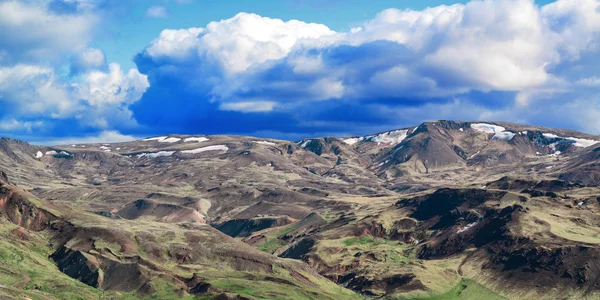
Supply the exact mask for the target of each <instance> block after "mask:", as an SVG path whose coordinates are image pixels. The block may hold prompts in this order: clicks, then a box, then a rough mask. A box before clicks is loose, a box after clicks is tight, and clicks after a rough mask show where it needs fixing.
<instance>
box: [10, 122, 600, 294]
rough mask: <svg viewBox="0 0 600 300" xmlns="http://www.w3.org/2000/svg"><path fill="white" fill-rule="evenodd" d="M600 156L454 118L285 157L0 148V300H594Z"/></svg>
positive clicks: (122, 148)
mask: <svg viewBox="0 0 600 300" xmlns="http://www.w3.org/2000/svg"><path fill="white" fill-rule="evenodd" d="M596 141H600V137H597V136H592V135H588V134H584V133H577V132H574V131H570V130H561V129H551V128H544V127H532V126H524V125H518V124H510V123H501V122H464V121H458V122H457V121H435V122H425V123H422V124H420V125H419V126H414V127H409V128H405V129H394V130H390V131H386V132H382V133H377V134H371V135H366V136H363V137H343V138H335V137H324V138H308V139H303V140H300V141H296V142H292V141H283V140H275V139H264V138H254V137H241V136H227V135H216V136H204V135H165V136H158V137H150V138H144V139H139V140H136V141H131V142H122V143H94V144H71V145H59V146H36V145H31V144H29V143H26V142H21V141H17V140H10V139H0V171H2V174H3V175H2V177H0V183H1V184H2V185H3V187H4V191H5V193H3V194H2V193H0V200H2V199H4V198H5V200H3V201H4V202H2V201H0V203H9V204H10V205H5V206H2V209H0V236H2V237H3V240H4V241H3V245H4V246H6V249H8V250H6V252H1V253H0V261H2V262H3V263H5V264H6V265H7V266H9V269H6V270H4V269H0V279H2V278H7V280H8V281H7V282H11V284H10V285H8V286H9V288H8V289H6V288H0V295H5V296H6V297H9V299H10V297H13V298H17V297H20V296H23V295H29V296H41V297H46V298H52V297H57V298H60V297H66V296H65V295H70V293H72V292H73V289H81V290H82V291H84V292H83V293H84V294H85V295H86V296H84V298H89V299H92V298H94V297H96V296H97V294H98V293H100V291H102V292H103V293H108V294H110V295H112V296H111V297H113V298H126V297H139V298H145V297H166V298H181V297H191V298H194V297H195V298H200V299H212V298H215V297H229V298H232V299H235V298H236V297H238V298H240V297H246V298H248V299H254V298H257V299H260V298H284V299H314V298H319V299H323V298H325V299H327V298H332V299H346V298H347V299H356V298H361V297H364V298H368V297H382V298H391V299H393V298H426V297H435V296H439V295H442V294H445V293H447V292H449V291H451V290H454V289H467V290H469V291H470V290H473V291H476V292H477V293H479V295H485V296H486V297H490V299H492V298H502V297H504V298H510V299H523V298H527V299H529V298H540V299H555V298H557V297H558V298H563V297H568V296H573V295H576V297H592V298H593V297H595V296H600V290H599V289H598V288H597V286H596V285H595V282H596V281H597V280H599V279H598V278H597V275H595V274H597V273H598V272H596V270H600V269H599V268H600V265H598V264H597V263H596V261H597V258H599V257H600V253H597V251H596V250H595V249H596V247H597V245H599V244H600V218H598V215H600V201H599V200H598V197H597V196H596V195H597V194H600V189H599V188H598V185H599V184H600V168H599V167H600V154H598V153H600V147H598V146H597V145H596ZM0 188H2V187H0ZM2 195H4V198H2ZM40 211H45V212H46V213H43V214H44V216H47V217H48V218H49V219H48V218H42V217H38V216H40V213H39V212H40ZM52 216H53V217H52ZM43 220H47V222H46V221H43ZM42 221H43V222H42ZM7 243H10V245H9V244H7ZM5 244H6V245H5ZM36 247H43V251H41V252H33V251H31V249H38V248H36ZM3 253H4V254H3ZM15 253H26V254H27V255H26V256H27V259H24V260H22V261H15V260H10V259H7V258H10V257H14V255H17V254H15ZM32 261H41V262H43V273H41V274H38V273H35V272H34V271H35V267H32V264H31V262H32ZM215 263H219V264H221V265H222V266H224V267H223V268H222V269H220V268H219V267H217V266H216V265H215ZM21 269H23V270H29V271H30V272H34V273H31V274H34V275H35V276H32V275H28V274H29V273H23V272H21V271H19V270H21ZM7 270H8V271H7ZM11 274H12V275H11ZM119 274H121V275H119ZM123 274H124V275H123ZM523 274H527V276H524V275H523ZM123 276H124V277H123ZM49 277H56V278H60V280H59V281H56V282H55V283H52V282H51V283H50V284H45V283H43V282H45V281H47V280H48V278H49ZM528 280H536V281H537V282H539V286H535V285H531V284H529V281H528ZM123 281H127V282H129V283H130V284H125V285H123V284H120V283H119V282H123ZM256 281H259V282H261V284H262V285H264V286H265V287H268V288H266V289H262V288H260V287H259V286H257V285H256V284H254V283H253V282H256ZM23 282H27V284H23ZM60 282H63V283H68V284H66V285H64V284H63V286H64V287H63V288H61V285H60ZM82 283H83V284H84V285H85V286H86V287H83V286H81V285H80V284H82ZM36 286H37V287H38V289H36V288H35V287H36ZM552 286H560V287H561V289H558V290H557V289H551V288H550V287H552ZM40 288H41V289H40ZM61 295H62V296H61ZM457 297H458V298H457V299H460V296H457ZM225 299H226V298H225Z"/></svg>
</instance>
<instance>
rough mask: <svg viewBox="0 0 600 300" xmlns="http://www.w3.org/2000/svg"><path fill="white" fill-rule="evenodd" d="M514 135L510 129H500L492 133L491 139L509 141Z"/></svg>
mask: <svg viewBox="0 0 600 300" xmlns="http://www.w3.org/2000/svg"><path fill="white" fill-rule="evenodd" d="M514 137H515V133H514V132H510V131H502V132H498V133H496V134H494V136H493V137H492V140H500V141H510V140H512V139H513V138H514Z"/></svg>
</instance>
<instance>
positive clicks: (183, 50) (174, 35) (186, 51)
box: [146, 28, 204, 60]
mask: <svg viewBox="0 0 600 300" xmlns="http://www.w3.org/2000/svg"><path fill="white" fill-rule="evenodd" d="M202 32H204V28H189V29H180V30H172V29H165V30H163V31H162V32H161V33H160V36H159V37H158V38H157V39H155V40H153V41H152V42H151V43H150V45H149V46H148V47H147V48H146V52H147V53H148V54H149V55H150V56H152V57H154V58H157V59H160V58H162V57H169V58H172V59H176V60H183V59H189V58H190V56H191V55H194V54H195V53H194V51H195V50H196V47H197V45H198V43H199V39H198V36H199V35H200V34H201V33H202Z"/></svg>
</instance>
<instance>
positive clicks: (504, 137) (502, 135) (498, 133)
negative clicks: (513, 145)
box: [471, 123, 515, 141]
mask: <svg viewBox="0 0 600 300" xmlns="http://www.w3.org/2000/svg"><path fill="white" fill-rule="evenodd" d="M471 128H472V129H474V130H476V131H479V132H483V133H487V134H492V133H493V134H494V136H492V140H499V141H510V140H512V139H513V138H514V137H515V133H514V132H511V131H507V130H506V128H504V127H502V126H498V125H494V124H487V123H473V124H471Z"/></svg>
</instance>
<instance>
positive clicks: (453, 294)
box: [421, 278, 505, 300]
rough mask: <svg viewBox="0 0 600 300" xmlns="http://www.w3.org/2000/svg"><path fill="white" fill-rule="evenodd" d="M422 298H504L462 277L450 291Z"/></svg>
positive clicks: (471, 299) (446, 299)
mask: <svg viewBox="0 0 600 300" xmlns="http://www.w3.org/2000/svg"><path fill="white" fill-rule="evenodd" d="M421 299H422V300H455V299H457V300H458V299H461V300H480V299H486V300H496V299H498V300H500V299H505V298H504V297H502V296H500V295H498V294H496V293H494V292H493V291H491V290H489V289H487V288H486V287H484V286H482V285H480V284H478V283H476V282H474V281H473V280H470V279H465V278H463V279H462V280H461V281H460V283H459V284H458V285H456V286H455V287H454V288H452V289H451V290H450V291H448V292H446V293H444V294H441V295H438V296H433V297H429V298H421Z"/></svg>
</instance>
